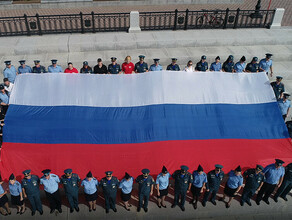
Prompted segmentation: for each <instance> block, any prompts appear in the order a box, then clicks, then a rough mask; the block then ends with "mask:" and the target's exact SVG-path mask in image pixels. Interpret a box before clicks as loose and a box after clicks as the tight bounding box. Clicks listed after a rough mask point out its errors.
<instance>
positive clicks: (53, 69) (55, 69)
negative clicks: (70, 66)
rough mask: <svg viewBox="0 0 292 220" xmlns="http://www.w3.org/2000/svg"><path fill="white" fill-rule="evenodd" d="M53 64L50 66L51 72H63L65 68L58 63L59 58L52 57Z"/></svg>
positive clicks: (49, 70)
mask: <svg viewBox="0 0 292 220" xmlns="http://www.w3.org/2000/svg"><path fill="white" fill-rule="evenodd" d="M51 62H52V65H50V66H49V67H48V72H49V73H63V69H62V67H61V66H59V65H57V62H58V60H56V59H52V60H51Z"/></svg>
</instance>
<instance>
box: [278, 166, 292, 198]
mask: <svg viewBox="0 0 292 220" xmlns="http://www.w3.org/2000/svg"><path fill="white" fill-rule="evenodd" d="M291 189H292V163H289V164H288V165H287V166H286V167H285V176H284V179H283V183H282V184H281V186H280V188H279V189H278V190H277V192H276V194H275V196H274V199H278V197H279V196H280V197H281V198H283V199H284V200H285V201H287V197H286V196H287V194H288V193H289V192H290V190H291Z"/></svg>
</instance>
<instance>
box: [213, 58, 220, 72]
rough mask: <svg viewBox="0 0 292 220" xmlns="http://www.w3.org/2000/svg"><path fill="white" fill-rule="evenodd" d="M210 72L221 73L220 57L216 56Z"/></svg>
mask: <svg viewBox="0 0 292 220" xmlns="http://www.w3.org/2000/svg"><path fill="white" fill-rule="evenodd" d="M210 71H217V72H220V71H222V64H221V63H220V57H219V56H217V57H216V58H215V62H214V63H212V64H211V66H210Z"/></svg>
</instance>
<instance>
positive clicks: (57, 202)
mask: <svg viewBox="0 0 292 220" xmlns="http://www.w3.org/2000/svg"><path fill="white" fill-rule="evenodd" d="M42 173H43V174H44V175H43V176H42V177H41V180H40V184H43V185H44V190H45V193H46V196H47V199H48V200H49V203H50V209H51V211H50V213H53V212H54V211H55V209H57V210H58V212H59V213H62V208H61V196H60V192H59V183H60V179H59V177H58V176H57V175H55V174H52V173H51V170H50V169H46V170H43V171H42Z"/></svg>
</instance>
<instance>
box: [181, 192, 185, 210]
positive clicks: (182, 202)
mask: <svg viewBox="0 0 292 220" xmlns="http://www.w3.org/2000/svg"><path fill="white" fill-rule="evenodd" d="M185 202H186V192H181V206H182V207H183V206H185Z"/></svg>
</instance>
